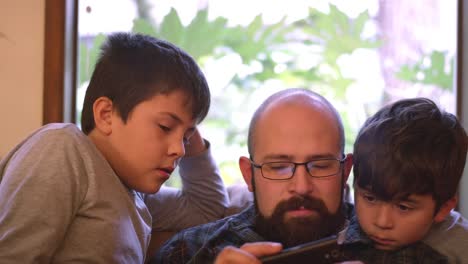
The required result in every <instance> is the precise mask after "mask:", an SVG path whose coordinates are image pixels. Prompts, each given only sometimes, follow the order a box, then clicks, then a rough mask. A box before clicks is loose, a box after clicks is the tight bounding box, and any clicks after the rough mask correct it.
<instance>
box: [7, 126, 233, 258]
mask: <svg viewBox="0 0 468 264" xmlns="http://www.w3.org/2000/svg"><path fill="white" fill-rule="evenodd" d="M180 167H181V169H180V174H181V177H182V180H183V184H184V188H183V189H182V190H177V189H173V188H164V187H163V188H162V189H161V190H160V192H159V193H158V194H156V195H144V194H141V193H138V192H135V191H134V190H130V189H128V188H127V187H126V186H125V185H124V184H122V182H121V181H120V179H119V178H118V176H117V175H116V174H115V173H114V171H113V170H112V168H111V167H110V165H109V164H108V162H107V161H106V160H105V159H104V157H103V156H102V155H101V153H100V152H99V151H98V150H97V148H96V147H95V145H94V144H93V143H92V142H91V141H90V140H89V139H88V137H87V136H85V135H84V134H83V133H82V132H81V131H80V130H79V129H78V128H77V127H76V126H75V125H72V124H51V125H47V126H44V127H43V128H41V129H39V130H38V131H36V132H35V133H33V134H32V135H31V136H30V137H28V138H27V139H26V140H25V141H23V142H22V143H20V144H19V145H18V146H17V147H15V148H14V149H13V150H12V151H11V152H10V153H9V154H8V155H7V156H6V157H5V158H4V159H3V160H2V161H1V162H0V181H1V182H0V263H73V262H77V263H143V262H144V259H145V255H146V250H147V247H148V244H149V241H150V237H151V232H152V229H153V228H154V229H155V230H178V229H181V228H185V227H189V226H192V225H196V224H200V223H203V222H207V221H210V220H214V219H217V218H219V217H221V216H222V215H223V213H224V210H225V207H226V206H227V197H226V192H225V189H224V186H223V183H222V180H221V179H220V177H219V173H218V172H217V169H216V166H215V165H214V162H213V160H212V159H211V156H210V153H209V151H207V152H205V153H203V154H201V156H200V157H194V158H186V159H183V160H182V161H181V163H180ZM207 171H208V173H207ZM202 194H204V195H202ZM206 194H207V195H206ZM189 216H190V217H189Z"/></svg>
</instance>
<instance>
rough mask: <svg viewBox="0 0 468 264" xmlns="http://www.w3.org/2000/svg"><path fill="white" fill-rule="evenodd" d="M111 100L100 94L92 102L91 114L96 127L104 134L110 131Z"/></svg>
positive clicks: (112, 108)
mask: <svg viewBox="0 0 468 264" xmlns="http://www.w3.org/2000/svg"><path fill="white" fill-rule="evenodd" d="M113 110H114V107H113V103H112V100H111V99H109V98H108V97H105V96H101V97H99V98H98V99H96V101H94V104H93V116H94V123H95V124H96V129H97V130H98V131H100V132H101V133H103V134H105V135H109V134H111V133H112V112H113Z"/></svg>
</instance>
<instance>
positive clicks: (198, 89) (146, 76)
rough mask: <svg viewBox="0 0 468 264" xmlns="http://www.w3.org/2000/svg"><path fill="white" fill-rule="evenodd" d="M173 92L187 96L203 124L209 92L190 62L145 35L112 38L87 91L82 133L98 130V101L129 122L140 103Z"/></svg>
mask: <svg viewBox="0 0 468 264" xmlns="http://www.w3.org/2000/svg"><path fill="white" fill-rule="evenodd" d="M175 90H182V91H184V92H185V94H186V95H187V96H188V100H189V102H190V103H191V107H192V110H191V111H192V115H193V118H194V119H196V120H197V121H198V122H201V121H202V120H203V119H204V118H205V116H206V115H207V113H208V109H209V107H210V91H209V88H208V84H207V83H206V79H205V76H204V75H203V73H202V72H201V70H200V68H199V67H198V65H197V64H196V62H195V61H194V60H193V59H192V57H191V56H190V55H188V54H187V53H186V52H184V51H183V50H181V49H180V48H178V47H176V46H175V45H173V44H171V43H169V42H167V41H163V40H159V39H156V38H153V37H150V36H146V35H141V34H132V33H114V34H112V35H110V36H109V37H108V38H107V40H106V42H105V43H104V44H103V45H102V47H101V54H100V58H99V60H98V61H97V63H96V68H95V69H94V72H93V75H92V77H91V81H90V83H89V86H88V89H87V91H86V96H85V99H84V103H83V112H82V116H81V126H82V130H83V132H84V133H85V134H89V133H90V132H91V131H92V130H93V129H94V127H95V123H94V116H93V104H94V102H95V101H96V99H98V98H99V97H102V96H105V97H108V98H109V99H111V100H112V102H113V105H114V108H115V109H116V110H117V111H118V113H119V114H120V117H121V118H122V120H123V122H124V123H125V122H126V121H127V119H128V116H129V114H130V112H131V111H132V110H133V108H134V107H135V106H136V105H138V104H139V103H141V102H143V101H145V100H148V99H150V98H151V97H153V96H154V95H157V94H167V93H170V92H172V91H175Z"/></svg>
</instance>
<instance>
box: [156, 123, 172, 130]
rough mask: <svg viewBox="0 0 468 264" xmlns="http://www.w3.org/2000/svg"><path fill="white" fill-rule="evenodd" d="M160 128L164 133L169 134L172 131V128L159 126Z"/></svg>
mask: <svg viewBox="0 0 468 264" xmlns="http://www.w3.org/2000/svg"><path fill="white" fill-rule="evenodd" d="M159 127H160V128H161V129H162V130H163V131H164V132H169V131H171V128H170V127H167V126H164V125H161V124H160V125H159Z"/></svg>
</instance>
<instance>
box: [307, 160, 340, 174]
mask: <svg viewBox="0 0 468 264" xmlns="http://www.w3.org/2000/svg"><path fill="white" fill-rule="evenodd" d="M340 165H341V164H340V162H339V161H338V160H313V161H310V162H309V163H307V169H308V170H309V173H310V175H311V176H316V177H322V176H330V175H333V174H336V173H338V172H339V171H340Z"/></svg>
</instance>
